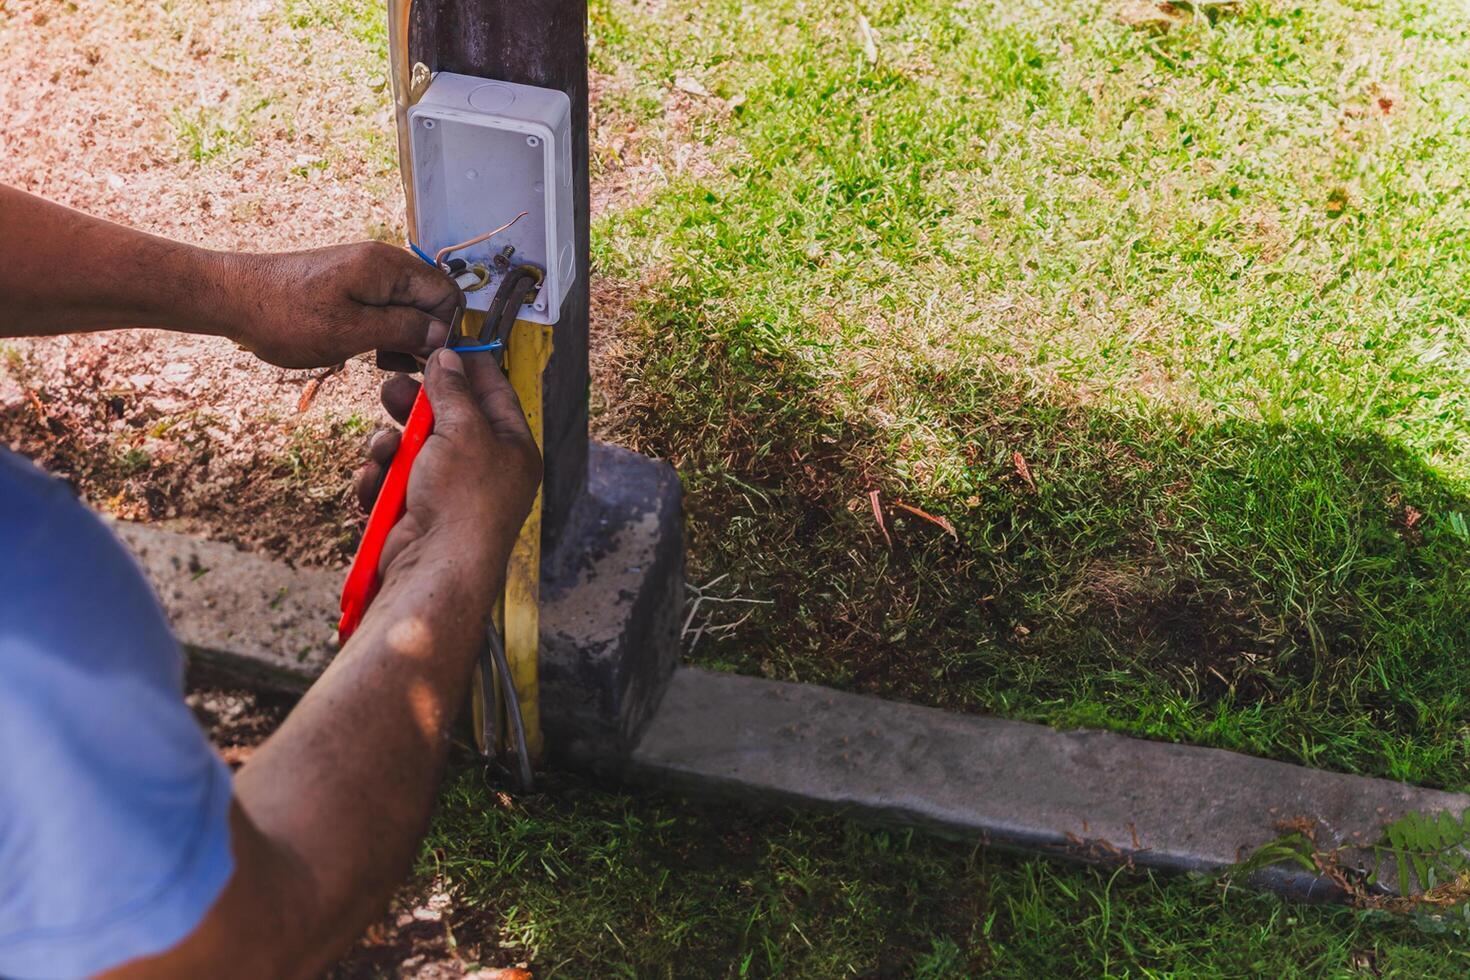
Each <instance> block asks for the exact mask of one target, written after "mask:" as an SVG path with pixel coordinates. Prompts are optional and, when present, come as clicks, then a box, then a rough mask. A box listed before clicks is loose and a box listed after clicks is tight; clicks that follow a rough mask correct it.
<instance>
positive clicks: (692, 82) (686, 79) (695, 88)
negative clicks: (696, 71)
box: [674, 75, 709, 99]
mask: <svg viewBox="0 0 1470 980" xmlns="http://www.w3.org/2000/svg"><path fill="white" fill-rule="evenodd" d="M674 88H676V89H678V90H679V91H680V92H686V93H688V94H689V95H695V96H698V97H699V98H701V99H707V98H709V89H707V88H705V87H704V85H703V84H702V83H701V82H700V81H699V79H697V78H694V77H693V76H691V75H675V76H674Z"/></svg>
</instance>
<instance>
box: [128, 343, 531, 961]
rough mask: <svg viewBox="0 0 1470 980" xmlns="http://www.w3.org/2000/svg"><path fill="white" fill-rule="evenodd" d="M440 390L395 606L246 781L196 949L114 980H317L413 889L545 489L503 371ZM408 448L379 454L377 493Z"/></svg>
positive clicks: (459, 378) (365, 482)
mask: <svg viewBox="0 0 1470 980" xmlns="http://www.w3.org/2000/svg"><path fill="white" fill-rule="evenodd" d="M426 384H427V388H428V394H429V400H430V402H431V404H432V405H433V408H434V414H435V427H434V434H433V435H432V436H431V437H430V438H429V440H428V442H427V443H425V445H424V448H423V450H422V451H421V452H420V454H419V456H418V458H417V460H416V461H415V464H414V469H413V473H412V476H411V477H410V479H409V487H408V503H407V512H406V513H405V515H404V517H403V519H402V520H401V521H400V522H399V524H398V525H397V526H396V527H395V528H394V530H393V533H392V534H391V535H390V536H389V539H388V545H387V547H386V549H385V551H384V558H383V564H384V582H383V588H382V591H381V592H380V593H379V595H378V597H377V599H376V600H375V601H374V603H373V605H372V607H371V609H370V610H369V612H368V615H367V617H366V618H365V619H364V620H363V624H362V626H361V627H360V628H359V630H358V632H357V633H356V634H355V635H354V636H353V638H352V640H351V641H350V642H349V643H348V644H347V646H346V647H345V648H344V649H343V650H342V652H341V653H340V654H339V655H338V656H337V658H336V660H334V661H333V662H332V665H331V667H330V668H328V670H327V671H326V673H324V674H323V675H322V677H321V679H320V680H318V681H317V682H316V684H315V685H313V687H312V688H311V690H310V691H309V692H308V693H307V695H306V696H305V697H304V698H303V699H302V701H301V703H300V704H299V705H297V707H296V709H295V710H294V711H292V712H291V715H290V717H288V718H287V719H286V722H285V724H284V725H282V726H281V728H280V730H279V731H277V732H276V733H275V734H274V735H272V736H271V738H270V739H269V740H267V741H266V743H265V744H264V745H263V746H262V747H261V749H260V750H259V751H257V752H256V753H255V755H254V756H252V758H251V759H250V761H249V762H248V763H247V764H246V765H245V767H244V768H243V769H242V770H241V771H240V773H239V775H238V776H237V777H236V780H235V791H236V801H235V807H234V810H233V812H232V814H231V832H232V834H233V847H234V853H235V862H236V871H235V874H234V877H233V878H232V879H231V880H230V883H229V885H227V886H226V888H225V891H224V893H223V894H222V895H221V896H220V898H219V900H218V901H217V902H216V903H215V905H214V906H213V907H212V908H211V909H210V911H209V913H208V914H207V916H206V917H205V919H204V921H203V923H202V924H201V925H200V926H199V928H198V929H196V930H195V931H194V933H192V934H191V935H190V936H189V937H188V938H187V939H185V940H184V942H183V943H181V944H180V945H178V946H176V947H175V948H173V949H172V950H169V951H168V952H166V953H163V954H161V955H159V956H156V957H151V958H148V959H146V960H140V961H136V962H134V963H131V964H128V965H126V966H124V967H122V968H121V969H119V970H117V971H115V972H114V973H113V974H112V976H115V977H125V978H131V977H194V976H218V977H227V976H240V977H275V976H285V977H298V976H299V977H306V976H314V975H316V974H317V973H319V972H320V971H321V970H322V969H323V968H325V967H326V966H327V965H328V964H330V963H331V962H332V961H333V960H334V959H335V958H336V957H337V956H339V955H340V954H341V952H342V951H343V950H344V949H345V948H346V946H347V945H348V944H349V943H350V942H351V941H352V940H353V939H354V938H355V937H356V936H357V935H358V933H359V932H361V930H362V929H363V927H364V926H365V925H366V924H367V923H368V922H369V921H370V920H371V918H372V917H373V915H375V914H376V913H377V912H378V911H380V910H381V909H382V907H383V905H384V903H385V902H386V901H387V899H388V897H389V895H390V894H391V893H392V890H393V888H394V887H395V886H396V885H397V884H398V883H399V882H401V881H402V879H403V876H404V874H405V873H406V872H407V871H408V869H409V867H410V864H411V862H412V860H413V856H414V853H415V849H416V847H417V844H418V841H419V839H420V838H421V837H422V835H423V832H424V830H425V828H426V826H427V824H428V818H429V811H430V807H431V806H432V804H433V800H434V793H435V789H436V787H437V786H438V783H439V780H440V777H441V776H442V773H443V768H444V762H445V758H446V755H447V748H448V730H449V726H450V724H451V723H452V721H453V720H454V717H455V714H456V712H457V711H458V709H459V707H460V705H461V704H462V703H463V700H464V697H465V692H466V689H467V686H468V683H469V677H470V673H471V671H472V669H473V666H474V662H475V658H476V654H477V652H478V649H479V645H480V643H481V642H482V640H483V636H484V628H485V624H486V622H487V619H488V616H489V611H490V605H491V602H492V599H493V597H494V596H495V595H497V594H498V593H499V591H500V588H501V586H502V585H503V584H504V576H505V563H506V559H507V557H508V555H509V553H510V549H511V546H512V544H513V542H514V540H515V536H516V534H517V532H518V530H519V528H520V525H521V523H522V522H523V521H524V520H525V516H526V514H527V513H528V511H529V509H530V504H531V500H532V499H533V497H534V494H535V490H536V486H537V484H538V481H539V475H540V457H539V455H538V454H537V451H536V446H535V443H534V442H533V441H532V439H531V436H530V433H529V431H528V430H527V428H526V424H525V420H524V417H523V416H522V415H521V410H520V406H519V404H518V403H517V401H516V397H515V393H514V391H512V389H511V388H510V385H509V384H508V383H507V382H506V380H505V378H504V376H503V375H502V374H501V373H500V371H499V369H498V368H496V366H495V364H494V362H493V361H492V360H491V359H490V356H489V355H488V354H468V355H464V357H463V358H461V357H460V356H459V355H457V354H455V353H453V352H448V351H446V352H443V353H441V354H438V355H436V356H435V357H434V358H433V359H432V360H431V361H430V363H429V366H428V369H427V371H426ZM397 385H398V387H397V389H396V390H397V392H398V393H399V395H400V399H401V396H402V395H403V394H405V393H406V392H405V391H404V388H405V387H406V385H405V383H404V382H403V381H401V380H400V381H399V382H397ZM385 394H386V393H385ZM393 446H394V441H393V440H392V439H389V440H386V441H384V440H379V441H378V442H376V443H375V445H374V447H373V456H374V458H375V462H374V463H373V464H370V465H369V467H367V468H365V471H364V472H362V473H361V474H360V476H359V486H360V487H363V486H371V485H373V484H374V483H375V477H376V476H377V474H378V471H379V470H380V468H381V466H382V465H383V464H385V463H386V461H387V458H389V456H390V455H391V450H392V448H393Z"/></svg>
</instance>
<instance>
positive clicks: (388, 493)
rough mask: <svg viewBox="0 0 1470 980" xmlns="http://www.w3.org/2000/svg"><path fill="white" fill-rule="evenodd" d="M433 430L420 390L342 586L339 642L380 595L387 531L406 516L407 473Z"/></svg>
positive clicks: (346, 636) (432, 419)
mask: <svg viewBox="0 0 1470 980" xmlns="http://www.w3.org/2000/svg"><path fill="white" fill-rule="evenodd" d="M433 431H434V410H433V409H432V408H430V407H429V399H428V396H427V395H425V394H424V390H423V389H422V388H420V389H419V394H418V397H417V398H415V399H414V400H413V410H412V411H410V412H409V413H408V424H407V425H405V426H404V427H403V440H402V441H401V442H399V444H398V452H397V453H395V454H394V456H393V462H392V463H391V464H390V465H389V466H388V475H387V476H386V477H384V478H383V488H382V489H381V490H379V491H378V499H377V501H376V502H375V503H374V504H373V512H372V513H371V514H369V515H368V522H367V527H366V528H365V529H364V530H363V532H362V543H361V544H359V545H358V546H357V555H356V556H355V557H354V558H353V559H352V570H351V571H349V572H348V573H347V583H346V584H345V585H343V586H342V620H341V622H339V623H338V624H337V640H338V642H339V643H346V642H347V638H348V637H350V636H351V635H352V634H353V632H354V631H355V630H356V629H357V627H358V626H360V625H361V624H362V617H363V616H364V615H366V614H367V608H368V606H369V605H370V604H371V603H372V601H373V599H374V597H376V596H377V594H378V587H379V586H380V585H381V584H382V581H381V579H380V578H379V576H378V564H379V563H380V562H381V561H382V559H383V545H384V543H385V542H387V540H388V532H389V531H391V530H393V525H395V524H397V523H398V520H399V518H401V517H402V516H403V509H404V503H405V499H406V497H407V493H408V474H409V472H410V471H411V470H412V469H413V461H414V460H415V459H416V458H417V457H418V454H419V450H420V449H422V448H424V443H425V442H426V441H427V440H428V438H429V434H430V433H431V432H433Z"/></svg>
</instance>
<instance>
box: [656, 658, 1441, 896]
mask: <svg viewBox="0 0 1470 980" xmlns="http://www.w3.org/2000/svg"><path fill="white" fill-rule="evenodd" d="M631 769H632V773H633V775H634V777H635V778H638V779H641V780H645V781H650V782H656V783H658V784H659V785H663V786H667V785H670V784H674V785H678V786H682V787H685V788H688V789H692V790H697V791H701V792H715V793H725V794H728V795H732V796H735V797H738V798H741V799H746V800H749V799H764V800H771V801H778V802H787V803H796V804H800V805H804V806H812V805H817V806H824V807H831V808H837V809H843V810H849V811H854V812H857V813H860V814H864V815H867V816H870V817H874V818H877V819H880V820H887V821H894V822H899V823H904V824H918V825H923V826H928V827H932V828H936V829H939V830H942V831H948V832H952V833H956V832H957V833H961V834H965V835H972V836H978V837H980V838H981V839H983V840H985V841H986V842H987V843H991V844H996V845H1001V846H1008V847H1012V848H1017V849H1022V850H1028V851H1043V852H1050V853H1057V854H1062V855H1065V856H1068V857H1072V858H1077V859H1081V860H1088V861H1098V862H1105V863H1116V862H1132V863H1134V864H1136V865H1139V866H1143V867H1152V868H1159V869H1164V870H1169V871H1198V872H1212V871H1219V870H1221V869H1223V868H1226V867H1228V866H1230V865H1232V864H1235V863H1236V862H1238V861H1239V860H1241V859H1243V858H1245V857H1248V856H1249V855H1250V854H1251V853H1252V852H1253V851H1254V850H1255V849H1256V848H1258V847H1259V846H1260V845H1262V844H1265V843H1267V842H1269V841H1271V840H1273V839H1275V838H1277V837H1279V836H1280V835H1281V830H1280V829H1279V827H1278V824H1280V823H1281V822H1282V821H1286V820H1290V819H1295V818H1301V817H1304V818H1306V819H1308V820H1311V821H1312V822H1313V823H1314V824H1315V825H1316V826H1317V827H1318V839H1317V843H1318V846H1319V848H1322V849H1331V848H1336V847H1338V846H1344V845H1345V846H1347V848H1348V850H1346V851H1344V852H1343V854H1342V855H1341V857H1342V864H1343V866H1344V867H1352V866H1356V867H1358V868H1360V869H1365V868H1368V867H1371V866H1372V865H1371V855H1370V854H1368V853H1366V852H1365V851H1363V850H1361V849H1360V848H1358V847H1356V846H1355V845H1368V844H1371V843H1373V842H1374V841H1376V840H1378V839H1379V838H1380V837H1381V828H1382V827H1383V825H1384V824H1385V823H1387V822H1389V821H1392V820H1394V819H1396V818H1398V817H1400V816H1402V815H1403V814H1404V813H1405V812H1407V811H1410V810H1415V811H1419V812H1426V813H1432V812H1437V811H1441V810H1448V811H1450V812H1451V813H1454V814H1456V815H1459V814H1461V813H1462V812H1463V811H1464V810H1465V809H1466V808H1467V807H1470V796H1464V795H1460V794H1455V793H1444V792H1439V791H1437V790H1430V789H1421V788H1418V787H1414V786H1408V785H1405V784H1402V783H1396V782H1392V781H1390V780H1386V779H1370V778H1365V777H1362V776H1351V775H1345V774H1340V773H1331V772H1323V771H1321V770H1318V769H1308V768H1305V767H1303V766H1296V765H1290V764H1288V763H1284V762H1274V761H1271V760H1268V759H1257V758H1253V757H1251V756H1246V755H1241V754H1239V753H1235V752H1227V751H1224V750H1222V749H1208V748H1200V747H1197V746H1191V745H1176V744H1171V743H1166V742H1150V741H1146V740H1143V739H1137V738H1130V737H1128V736H1125V735H1117V734H1113V733H1110V732H1098V731H1069V732H1067V731H1056V730H1054V729H1051V728H1048V727H1046V726H1045V725H1033V724H1027V723H1024V722H1018V721H1007V720H1005V719H999V718H985V717H980V716H975V715H960V714H952V713H950V712H945V711H938V710H935V709H933V708H924V707H919V706H916V705H908V704H899V703H895V702H892V701H884V700H881V699H879V698H873V697H865V696H862V695H856V694H846V693H843V692H840V691H834V690H830V689H828V688H822V687H816V686H813V685H808V684H787V683H782V682H778V681H767V680H760V679H757V678H752V677H741V676H736V675H733V674H721V673H712V672H710V671H704V670H696V669H690V668H681V669H680V670H678V671H676V672H675V674H674V678H673V681H672V682H671V683H670V685H669V690H668V692H667V693H666V694H665V696H664V700H663V706H662V707H661V708H660V709H659V711H658V712H657V714H656V715H655V716H654V719H653V722H652V723H651V724H650V725H649V727H648V729H647V731H646V732H645V733H644V736H643V740H642V742H641V743H640V744H639V745H638V747H637V749H635V750H634V753H633V756H632V760H631ZM1382 870H1383V874H1382V877H1383V879H1384V880H1386V881H1392V880H1394V879H1393V877H1392V869H1391V868H1385V869H1382ZM1254 883H1255V884H1257V885H1260V886H1263V887H1267V888H1270V889H1272V890H1275V891H1280V892H1284V893H1287V894H1289V895H1292V896H1295V897H1298V898H1304V899H1309V900H1323V899H1333V898H1338V897H1341V896H1340V895H1338V894H1335V892H1336V889H1335V887H1334V886H1332V885H1331V884H1330V883H1329V882H1328V881H1326V880H1325V879H1323V878H1320V877H1318V876H1316V875H1313V874H1309V873H1306V872H1304V871H1302V870H1300V869H1295V868H1282V867H1274V868H1269V869H1266V870H1265V871H1264V872H1260V873H1258V874H1257V875H1256V876H1255V881H1254Z"/></svg>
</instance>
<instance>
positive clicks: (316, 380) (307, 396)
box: [296, 361, 347, 414]
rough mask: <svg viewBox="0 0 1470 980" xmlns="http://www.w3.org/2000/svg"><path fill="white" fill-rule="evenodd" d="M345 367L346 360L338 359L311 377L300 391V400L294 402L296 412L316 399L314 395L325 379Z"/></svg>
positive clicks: (305, 408) (302, 410)
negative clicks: (338, 360)
mask: <svg viewBox="0 0 1470 980" xmlns="http://www.w3.org/2000/svg"><path fill="white" fill-rule="evenodd" d="M346 368H347V362H346V361H340V362H338V363H336V364H333V365H332V366H331V367H329V368H327V369H326V370H325V371H323V372H321V373H320V374H318V375H316V376H315V377H313V378H312V379H311V380H310V381H308V382H307V383H306V389H305V390H304V391H302V392H301V399H300V401H298V402H297V403H296V411H297V413H298V414H299V413H301V412H304V411H306V410H307V409H308V408H310V407H311V403H312V402H313V401H315V400H316V396H317V394H318V393H320V392H321V390H322V385H323V384H324V383H325V382H326V380H327V379H328V378H330V377H331V376H332V375H334V374H340V373H341V372H342V371H344V370H346Z"/></svg>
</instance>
